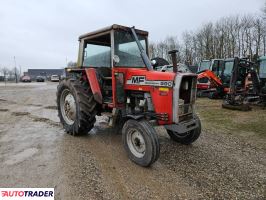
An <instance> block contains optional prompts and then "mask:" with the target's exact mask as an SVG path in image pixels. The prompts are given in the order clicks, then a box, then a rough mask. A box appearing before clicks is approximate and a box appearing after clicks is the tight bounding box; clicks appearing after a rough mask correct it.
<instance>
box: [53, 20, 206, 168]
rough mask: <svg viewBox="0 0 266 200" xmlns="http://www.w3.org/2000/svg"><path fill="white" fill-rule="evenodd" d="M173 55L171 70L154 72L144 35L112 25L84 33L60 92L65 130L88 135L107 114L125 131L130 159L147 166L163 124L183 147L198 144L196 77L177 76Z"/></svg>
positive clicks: (157, 151)
mask: <svg viewBox="0 0 266 200" xmlns="http://www.w3.org/2000/svg"><path fill="white" fill-rule="evenodd" d="M170 53H171V54H172V58H174V59H173V72H160V71H155V70H153V66H152V62H151V61H150V59H149V56H148V32H146V31H142V30H136V29H135V28H134V27H132V28H130V27H125V26H121V25H112V26H110V27H107V28H104V29H101V30H98V31H94V32H91V33H87V34H84V35H81V36H80V37H79V54H78V62H77V67H73V68H67V69H66V74H67V77H66V79H64V80H62V81H61V82H60V84H59V85H58V88H57V106H58V113H59V118H60V121H61V123H62V124H63V127H64V129H65V131H66V132H67V133H68V134H70V135H73V136H79V135H83V134H87V133H88V132H89V131H90V130H91V129H92V128H93V126H94V123H95V121H96V118H95V117H96V115H98V116H100V115H102V114H105V113H107V114H108V113H109V114H108V116H109V117H110V123H109V124H110V125H111V126H114V127H115V126H116V127H119V128H120V129H121V130H122V141H123V144H124V148H125V150H126V152H127V154H128V157H129V158H130V159H131V160H132V161H133V162H135V163H137V164H138V165H141V166H145V167H147V166H150V165H151V164H152V163H154V162H155V161H156V160H157V159H158V157H159V154H160V144H159V141H158V136H157V134H156V131H155V129H154V126H157V125H160V126H164V127H165V128H166V130H167V133H168V134H169V136H170V138H171V139H173V140H174V141H176V142H179V143H182V144H191V143H192V142H194V141H195V140H197V139H198V137H199V136H200V133H201V123H200V119H199V118H198V117H197V115H196V113H195V106H194V104H195V98H196V84H197V76H196V75H195V74H192V73H181V72H178V69H177V65H176V63H177V62H176V59H175V58H176V54H175V53H176V51H172V52H170ZM103 151H104V149H103Z"/></svg>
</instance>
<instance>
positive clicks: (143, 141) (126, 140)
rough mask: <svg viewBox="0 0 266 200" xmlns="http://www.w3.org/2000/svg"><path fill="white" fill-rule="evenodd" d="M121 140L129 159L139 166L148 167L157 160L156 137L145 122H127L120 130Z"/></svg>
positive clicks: (158, 149)
mask: <svg viewBox="0 0 266 200" xmlns="http://www.w3.org/2000/svg"><path fill="white" fill-rule="evenodd" d="M122 140H123V144H124V148H125V150H126V152H127V154H128V157H129V159H130V160H132V161H133V162H135V163H136V164H138V165H140V166H143V167H148V166H150V165H151V164H153V163H154V162H155V161H156V160H157V159H158V158H159V154H160V144H159V140H158V136H157V134H156V131H155V129H154V128H153V126H152V125H151V124H150V123H149V122H148V121H146V120H141V121H137V120H133V119H130V120H127V121H126V122H125V124H124V126H123V129H122Z"/></svg>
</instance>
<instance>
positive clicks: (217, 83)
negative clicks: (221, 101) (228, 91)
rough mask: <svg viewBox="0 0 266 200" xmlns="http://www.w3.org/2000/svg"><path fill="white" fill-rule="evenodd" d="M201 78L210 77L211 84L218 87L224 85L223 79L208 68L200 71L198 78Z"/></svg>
mask: <svg viewBox="0 0 266 200" xmlns="http://www.w3.org/2000/svg"><path fill="white" fill-rule="evenodd" d="M201 78H208V79H209V81H210V82H211V84H213V85H215V86H216V87H221V86H222V85H223V84H222V81H221V79H220V78H218V77H217V76H216V75H215V74H214V73H213V72H212V71H211V70H208V69H206V70H203V71H201V72H198V79H201Z"/></svg>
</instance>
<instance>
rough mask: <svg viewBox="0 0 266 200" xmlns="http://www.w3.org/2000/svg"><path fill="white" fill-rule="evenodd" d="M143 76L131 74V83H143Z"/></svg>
mask: <svg viewBox="0 0 266 200" xmlns="http://www.w3.org/2000/svg"><path fill="white" fill-rule="evenodd" d="M145 80H146V79H145V76H132V78H131V81H132V84H134V83H135V84H141V83H145Z"/></svg>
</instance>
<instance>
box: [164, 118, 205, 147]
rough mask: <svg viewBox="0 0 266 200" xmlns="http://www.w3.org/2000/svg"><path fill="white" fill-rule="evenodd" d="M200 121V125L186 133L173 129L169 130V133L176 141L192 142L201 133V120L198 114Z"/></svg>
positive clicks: (198, 121)
mask: <svg viewBox="0 0 266 200" xmlns="http://www.w3.org/2000/svg"><path fill="white" fill-rule="evenodd" d="M195 119H196V120H197V123H198V127H197V128H196V129H194V130H191V131H188V132H185V133H178V132H173V131H171V130H167V133H168V135H169V136H170V138H171V139H172V140H174V141H175V142H178V143H181V144H186V145H188V144H191V143H193V142H195V141H196V140H197V139H198V138H199V136H200V134H201V122H200V119H199V117H198V116H196V117H195Z"/></svg>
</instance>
